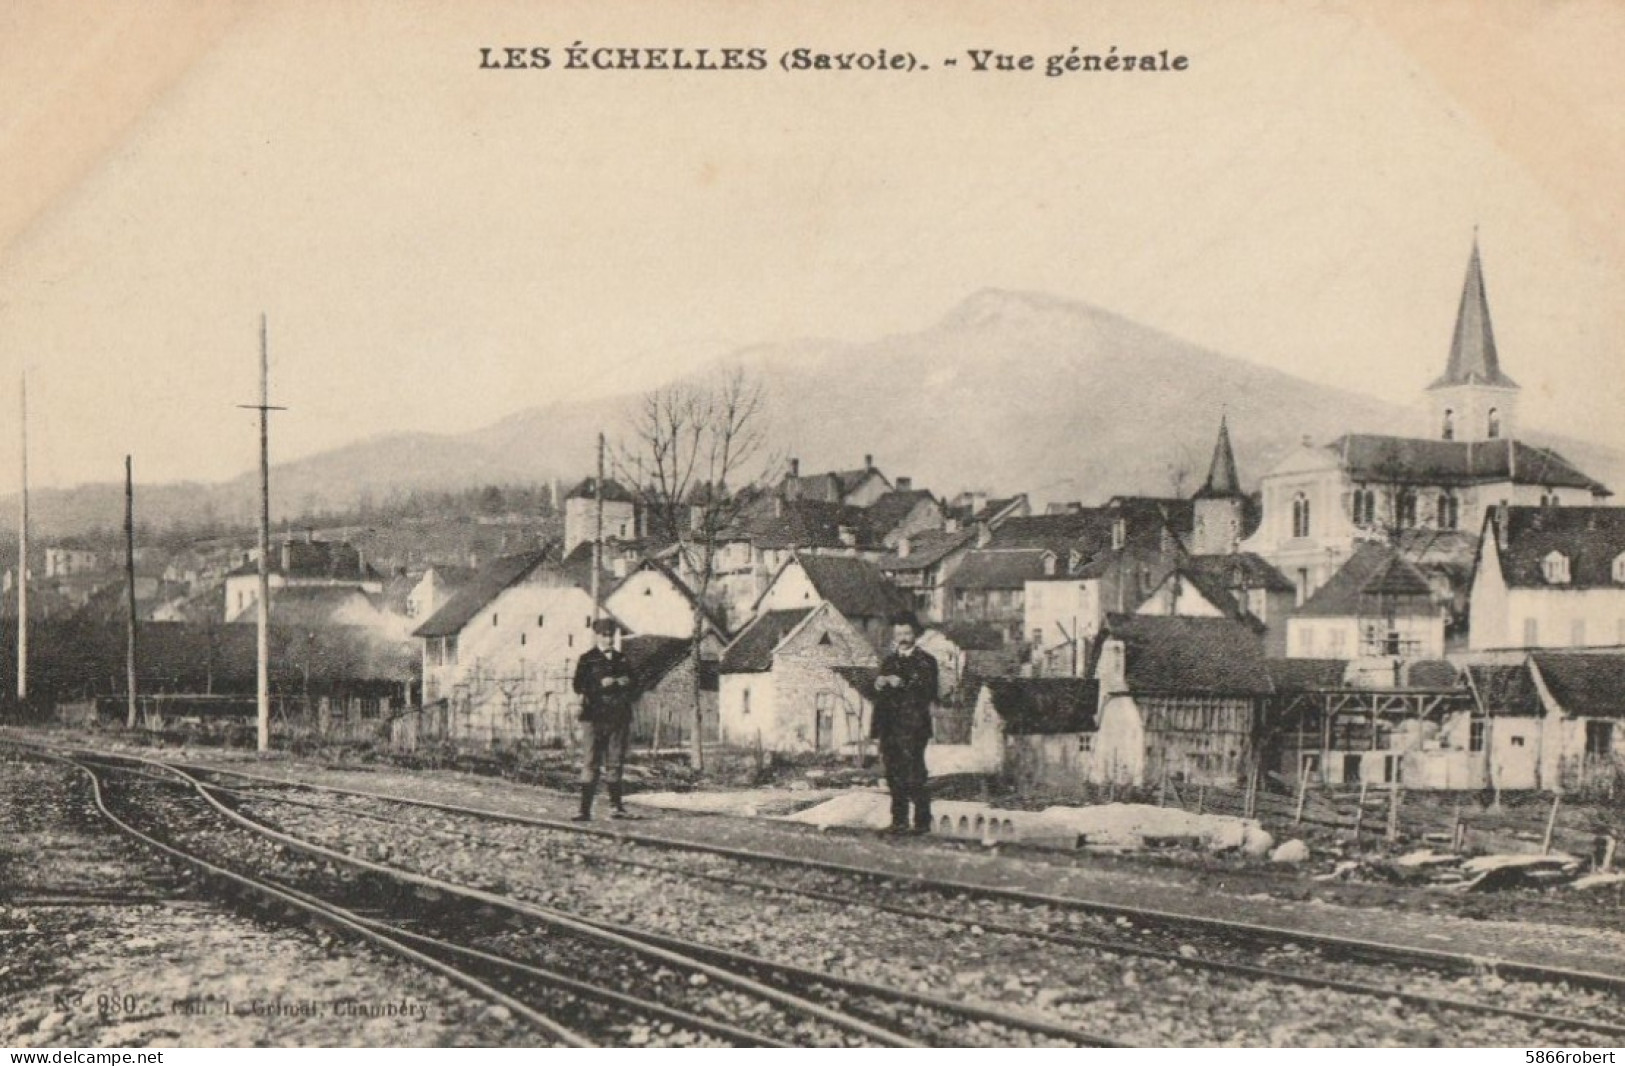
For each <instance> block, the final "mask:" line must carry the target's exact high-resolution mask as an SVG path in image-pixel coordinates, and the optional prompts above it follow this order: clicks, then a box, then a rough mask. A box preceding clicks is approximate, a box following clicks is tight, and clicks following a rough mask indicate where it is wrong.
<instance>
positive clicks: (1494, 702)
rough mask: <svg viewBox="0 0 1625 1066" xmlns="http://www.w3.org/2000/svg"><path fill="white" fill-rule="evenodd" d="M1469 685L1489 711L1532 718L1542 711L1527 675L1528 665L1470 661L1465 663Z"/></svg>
mask: <svg viewBox="0 0 1625 1066" xmlns="http://www.w3.org/2000/svg"><path fill="white" fill-rule="evenodd" d="M1467 676H1468V677H1469V678H1471V688H1472V689H1473V691H1474V692H1475V693H1476V694H1477V697H1478V699H1479V701H1481V702H1482V703H1483V705H1484V709H1485V710H1486V711H1487V712H1488V713H1490V714H1500V715H1508V716H1511V717H1515V718H1534V717H1538V716H1539V715H1540V714H1541V713H1542V709H1541V703H1540V692H1539V691H1538V690H1537V689H1536V688H1535V679H1534V678H1533V677H1531V676H1529V665H1528V663H1527V662H1520V663H1516V664H1513V665H1501V664H1493V663H1474V664H1471V665H1469V666H1468V667H1467Z"/></svg>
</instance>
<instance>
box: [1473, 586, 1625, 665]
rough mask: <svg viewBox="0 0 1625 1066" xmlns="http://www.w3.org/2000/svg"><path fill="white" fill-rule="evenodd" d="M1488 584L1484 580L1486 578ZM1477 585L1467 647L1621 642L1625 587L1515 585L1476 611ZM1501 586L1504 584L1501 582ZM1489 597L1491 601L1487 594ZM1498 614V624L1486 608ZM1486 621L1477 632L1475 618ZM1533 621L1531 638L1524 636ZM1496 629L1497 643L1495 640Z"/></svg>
mask: <svg viewBox="0 0 1625 1066" xmlns="http://www.w3.org/2000/svg"><path fill="white" fill-rule="evenodd" d="M1486 585H1487V586H1488V582H1486ZM1478 588H1479V585H1478V583H1477V582H1474V586H1473V594H1474V603H1473V607H1472V618H1473V621H1472V631H1471V634H1470V637H1469V647H1471V648H1473V649H1474V650H1481V649H1487V648H1496V647H1501V648H1599V647H1616V646H1618V645H1621V644H1625V587H1620V588H1598V589H1573V588H1562V587H1553V588H1514V589H1506V590H1505V592H1504V593H1502V596H1501V597H1500V598H1501V601H1502V602H1501V604H1495V603H1493V602H1492V603H1491V604H1486V605H1484V607H1483V608H1482V610H1483V614H1482V615H1481V614H1480V610H1481V608H1480V605H1479V603H1478V602H1477V595H1478ZM1503 588H1504V586H1503ZM1491 598H1492V601H1493V600H1494V599H1496V598H1497V597H1496V596H1495V594H1494V593H1492V594H1491ZM1497 606H1498V607H1499V609H1500V610H1501V611H1502V612H1503V613H1502V615H1501V617H1502V618H1503V619H1504V622H1503V624H1502V625H1501V626H1497V625H1496V624H1495V621H1494V619H1493V617H1490V612H1491V611H1492V610H1493V609H1495V607H1497ZM1481 620H1482V621H1484V622H1485V623H1486V629H1487V630H1488V631H1489V632H1488V634H1481V633H1480V630H1479V624H1480V621H1481ZM1531 623H1532V624H1533V634H1532V635H1533V637H1534V639H1533V640H1532V641H1531V640H1530V639H1528V638H1529V636H1530V635H1531V633H1530V626H1531ZM1497 630H1499V642H1497V643H1492V641H1496V639H1497V636H1496V634H1497Z"/></svg>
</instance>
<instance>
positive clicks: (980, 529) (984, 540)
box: [976, 522, 993, 548]
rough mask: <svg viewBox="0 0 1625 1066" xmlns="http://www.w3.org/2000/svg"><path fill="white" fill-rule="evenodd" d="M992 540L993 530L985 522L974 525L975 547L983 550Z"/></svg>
mask: <svg viewBox="0 0 1625 1066" xmlns="http://www.w3.org/2000/svg"><path fill="white" fill-rule="evenodd" d="M992 540H993V530H992V529H991V528H990V527H989V526H988V524H987V523H986V522H978V523H976V546H977V547H978V548H985V547H987V546H988V544H989V542H991V541H992Z"/></svg>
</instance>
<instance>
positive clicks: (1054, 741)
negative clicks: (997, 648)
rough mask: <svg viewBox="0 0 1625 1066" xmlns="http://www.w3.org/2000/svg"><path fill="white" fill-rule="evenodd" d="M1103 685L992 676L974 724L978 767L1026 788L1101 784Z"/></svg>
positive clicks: (984, 688) (985, 684) (972, 741)
mask: <svg viewBox="0 0 1625 1066" xmlns="http://www.w3.org/2000/svg"><path fill="white" fill-rule="evenodd" d="M1099 702H1100V685H1099V682H1097V681H1094V680H1092V679H1089V680H1086V679H1084V678H1077V677H1043V678H1028V677H1005V678H989V679H987V680H986V681H984V682H983V683H982V688H981V693H980V695H979V696H978V697H977V701H976V712H975V716H974V718H973V720H972V725H971V737H970V748H971V749H972V751H973V752H974V753H975V754H976V755H977V756H978V760H977V761H978V763H979V764H982V765H989V766H991V767H996V768H998V769H1000V770H1002V771H1003V772H1004V773H1005V774H1007V775H1008V776H1010V777H1011V778H1013V779H1014V780H1015V781H1016V782H1017V783H1018V784H1020V785H1022V786H1024V787H1031V786H1034V785H1049V786H1056V787H1062V788H1064V787H1067V786H1069V785H1076V784H1079V783H1080V782H1086V781H1096V780H1100V778H1101V775H1100V773H1099V770H1098V768H1097V766H1096V757H1097V756H1096V749H1095V737H1096V733H1097V730H1098V728H1099V726H1098V722H1097V720H1096V713H1097V710H1098V706H1099Z"/></svg>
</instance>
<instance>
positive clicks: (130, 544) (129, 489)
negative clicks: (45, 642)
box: [124, 455, 136, 729]
mask: <svg viewBox="0 0 1625 1066" xmlns="http://www.w3.org/2000/svg"><path fill="white" fill-rule="evenodd" d="M124 579H125V584H126V585H127V586H128V587H129V593H130V624H129V627H128V631H127V632H126V633H125V640H124V685H125V688H126V689H127V690H128V693H129V694H128V697H127V698H128V702H129V707H128V720H127V721H126V723H125V727H126V728H128V729H134V728H135V726H136V699H135V626H136V612H135V475H134V472H133V470H132V468H131V465H130V457H129V456H128V455H126V456H125V457H124Z"/></svg>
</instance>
